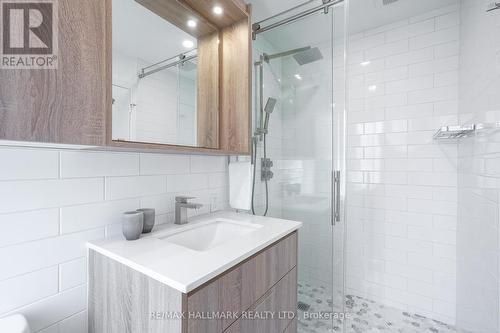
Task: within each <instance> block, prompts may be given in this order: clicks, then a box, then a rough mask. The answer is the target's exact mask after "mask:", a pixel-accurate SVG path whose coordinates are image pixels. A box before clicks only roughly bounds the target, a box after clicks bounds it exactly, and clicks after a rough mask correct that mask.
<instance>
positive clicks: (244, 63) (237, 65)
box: [220, 19, 251, 154]
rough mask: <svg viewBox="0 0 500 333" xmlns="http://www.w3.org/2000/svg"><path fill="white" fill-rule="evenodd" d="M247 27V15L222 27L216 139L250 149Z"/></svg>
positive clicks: (238, 148)
mask: <svg viewBox="0 0 500 333" xmlns="http://www.w3.org/2000/svg"><path fill="white" fill-rule="evenodd" d="M249 40H250V28H249V24H248V19H244V20H241V21H239V22H237V23H235V24H233V25H232V26H229V27H227V28H224V29H223V30H222V79H221V126H220V143H221V148H222V149H223V150H229V151H234V152H240V153H241V154H249V153H250V125H251V124H250V119H251V112H250V95H251V94H250V87H251V82H250V75H251V74H250V66H249V64H250V42H249Z"/></svg>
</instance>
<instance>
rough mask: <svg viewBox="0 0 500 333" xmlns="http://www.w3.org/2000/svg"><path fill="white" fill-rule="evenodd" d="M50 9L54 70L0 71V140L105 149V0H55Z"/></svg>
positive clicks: (17, 69) (24, 69) (5, 55)
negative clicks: (54, 60) (55, 27)
mask: <svg viewBox="0 0 500 333" xmlns="http://www.w3.org/2000/svg"><path fill="white" fill-rule="evenodd" d="M3 10H7V8H6V7H4V8H3ZM53 10H54V11H55V10H57V13H58V15H57V20H54V21H53V22H52V23H53V25H51V26H50V27H54V25H57V29H53V30H52V32H53V38H54V39H57V43H55V41H54V40H53V45H52V46H53V47H54V49H53V51H52V52H53V54H54V56H56V57H57V59H56V65H55V66H56V68H53V69H45V68H41V69H30V68H29V67H28V68H18V67H10V68H5V67H4V66H2V68H0V140H13V141H32V142H43V143H63V144H78V145H90V146H104V145H105V144H106V120H105V119H106V109H107V103H108V100H107V95H106V91H107V81H106V65H107V64H106V49H107V48H108V47H109V45H108V43H107V42H108V41H107V39H106V38H105V36H106V35H107V31H106V29H107V25H106V15H105V13H106V1H102V0H86V1H80V0H57V1H54V8H53ZM55 17H56V16H54V18H55ZM13 24H14V23H12V24H11V25H13ZM18 24H20V25H21V24H23V22H19V23H18ZM11 38H13V37H12V36H11ZM56 45H57V48H56ZM26 52H30V51H29V50H28V51H26ZM14 56H16V55H14ZM28 56H37V55H36V54H32V55H28ZM1 57H2V61H5V60H4V59H5V58H10V57H11V55H9V54H5V53H2V55H1ZM16 59H18V58H17V56H16Z"/></svg>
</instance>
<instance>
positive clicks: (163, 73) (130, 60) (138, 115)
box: [112, 0, 198, 146]
mask: <svg viewBox="0 0 500 333" xmlns="http://www.w3.org/2000/svg"><path fill="white" fill-rule="evenodd" d="M193 22H194V23H193ZM190 28H192V29H195V28H196V21H194V20H193V21H192V22H191V24H189V27H187V29H186V30H188V29H190ZM196 47H197V38H196V37H193V36H191V35H190V34H188V33H187V32H185V31H183V30H181V29H180V28H178V27H177V26H175V25H173V24H171V23H170V22H168V21H167V20H166V19H164V18H162V17H160V16H159V15H157V14H156V13H154V12H152V11H150V10H149V9H147V8H146V7H144V6H142V5H141V4H139V3H137V2H136V1H134V0H113V80H112V84H113V89H112V92H113V106H112V138H113V140H123V141H134V142H145V143H161V144H173V145H183V146H197V142H198V140H197V103H196V99H197V74H198V70H197V63H198V61H197V56H198V54H197V49H196Z"/></svg>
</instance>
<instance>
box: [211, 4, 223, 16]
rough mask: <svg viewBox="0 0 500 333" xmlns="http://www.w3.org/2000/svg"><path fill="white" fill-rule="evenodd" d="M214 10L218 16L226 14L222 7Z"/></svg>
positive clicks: (215, 7)
mask: <svg viewBox="0 0 500 333" xmlns="http://www.w3.org/2000/svg"><path fill="white" fill-rule="evenodd" d="M212 10H213V12H214V14H216V15H221V14H222V13H223V12H224V10H223V9H222V7H221V6H214V8H213V9H212Z"/></svg>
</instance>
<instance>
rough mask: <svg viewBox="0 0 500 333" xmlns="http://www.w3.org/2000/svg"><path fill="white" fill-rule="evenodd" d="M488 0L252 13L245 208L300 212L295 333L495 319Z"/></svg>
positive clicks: (498, 326) (457, 328)
mask: <svg viewBox="0 0 500 333" xmlns="http://www.w3.org/2000/svg"><path fill="white" fill-rule="evenodd" d="M499 30H500V4H496V3H494V2H492V1H487V0H485V1H483V0H420V1H414V0H373V1H367V0H344V1H334V0H331V1H326V0H325V1H320V0H313V1H306V2H305V3H304V4H303V5H301V6H299V7H295V8H291V9H289V10H287V11H285V12H283V13H281V14H278V15H276V16H273V17H270V18H269V19H267V20H265V21H263V22H258V23H257V24H254V33H255V41H254V103H253V104H254V117H253V119H254V132H255V136H254V160H255V162H256V163H255V165H256V172H255V174H256V176H255V179H256V182H255V189H254V195H253V198H254V200H253V210H254V212H255V214H257V215H262V214H267V216H272V217H280V218H285V219H292V220H299V221H302V222H303V224H304V225H303V228H302V229H301V230H300V232H299V248H298V252H299V263H298V273H299V288H298V289H299V291H298V292H299V294H298V315H299V316H298V320H299V324H298V331H299V332H301V333H302V332H314V333H323V332H325V333H326V332H329V333H330V332H355V333H358V332H403V333H409V332H412V333H413V332H414V333H420V332H433V333H443V332H444V333H458V332H460V333H463V332H474V333H498V332H500V282H499V281H500V255H499V253H500V213H499V212H500V199H499V198H500V181H499V179H500V172H499V170H500V168H499V165H500V149H499V147H500V145H499V142H500V134H499V133H500V131H499V129H500V38H499V37H498V34H497V33H495V32H498V31H499Z"/></svg>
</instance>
